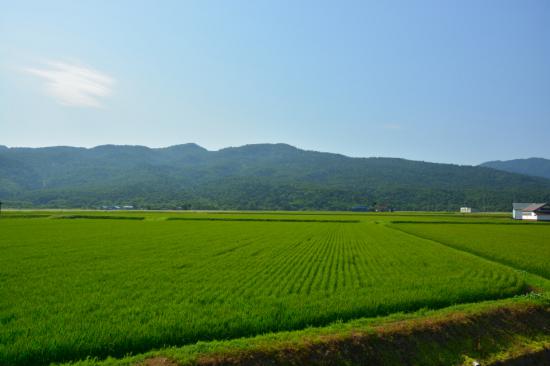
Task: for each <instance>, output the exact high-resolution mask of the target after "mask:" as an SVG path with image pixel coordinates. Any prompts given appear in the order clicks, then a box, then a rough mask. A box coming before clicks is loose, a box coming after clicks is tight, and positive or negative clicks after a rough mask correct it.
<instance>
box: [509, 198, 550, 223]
mask: <svg viewBox="0 0 550 366" xmlns="http://www.w3.org/2000/svg"><path fill="white" fill-rule="evenodd" d="M512 217H513V218H514V219H515V220H532V221H550V203H547V202H546V203H514V204H513V209H512Z"/></svg>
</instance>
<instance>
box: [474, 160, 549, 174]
mask: <svg viewBox="0 0 550 366" xmlns="http://www.w3.org/2000/svg"><path fill="white" fill-rule="evenodd" d="M480 166H484V167H488V168H493V169H498V170H502V171H505V172H510V173H518V174H526V175H532V176H534V177H543V178H547V179H550V160H549V159H543V158H529V159H514V160H505V161H501V160H497V161H488V162H486V163H483V164H481V165H480Z"/></svg>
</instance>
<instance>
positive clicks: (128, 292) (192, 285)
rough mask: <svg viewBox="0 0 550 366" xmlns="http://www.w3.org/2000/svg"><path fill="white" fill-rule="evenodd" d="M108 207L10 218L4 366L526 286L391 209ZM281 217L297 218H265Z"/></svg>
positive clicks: (320, 321) (3, 299) (0, 267)
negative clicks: (394, 221) (297, 211)
mask: <svg viewBox="0 0 550 366" xmlns="http://www.w3.org/2000/svg"><path fill="white" fill-rule="evenodd" d="M61 214H63V213H61ZM137 214H138V213H136V214H135V215H137ZM73 215H80V214H79V213H73ZM98 215H99V216H98V217H97V218H98V219H93V218H92V217H94V214H93V213H86V214H82V216H89V218H82V219H78V220H55V219H51V218H21V219H10V220H0V232H1V233H2V235H0V253H2V255H1V256H0V284H1V286H0V322H1V324H2V326H1V327H0V364H3V365H4V364H5V365H27V364H33V365H38V364H46V363H48V362H51V361H64V360H65V361H66V360H77V359H81V358H85V357H86V356H92V357H100V358H103V357H106V356H109V355H110V356H122V355H124V354H126V353H128V352H133V353H138V352H143V351H148V350H151V349H153V348H159V347H162V346H167V345H184V344H190V343H194V342H196V341H199V340H202V341H206V340H212V339H232V338H236V337H243V336H251V335H257V334H262V333H265V332H272V331H281V330H292V329H303V328H306V327H308V326H320V325H326V324H329V323H331V322H334V321H337V320H349V319H355V318H358V317H365V316H379V315H385V314H391V313H395V312H403V311H414V310H418V309H421V308H441V307H444V306H448V305H452V304H456V303H461V302H475V301H480V300H484V299H495V298H502V297H507V296H512V295H515V294H518V293H522V292H523V291H524V290H525V283H524V281H523V276H522V275H521V274H519V273H518V272H517V271H515V270H513V269H510V268H507V267H505V266H502V265H499V264H495V263H491V262H489V261H486V260H483V259H480V258H477V257H475V256H473V255H471V254H468V253H463V252H460V251H457V250H454V249H451V248H447V247H445V246H441V245H439V244H437V243H434V242H432V241H429V240H424V239H420V238H416V237H414V236H411V235H409V234H406V233H402V232H400V231H396V230H392V229H390V228H387V227H386V226H385V225H382V224H376V223H375V222H373V219H372V217H374V218H376V220H378V219H379V218H380V219H383V218H384V217H387V219H391V216H383V215H380V216H369V215H364V216H361V215H357V216H354V217H361V218H362V221H363V222H361V223H335V222H261V221H203V220H198V221H187V220H159V218H164V217H165V216H175V217H181V216H180V215H177V214H165V213H157V214H153V213H147V214H143V213H140V216H144V217H146V218H145V220H105V219H101V216H106V215H107V216H108V214H105V213H100V214H98ZM128 216H132V215H131V214H128ZM184 216H187V215H184ZM189 216H190V217H220V215H216V214H198V213H197V214H191V215H189ZM226 216H227V215H226ZM293 216H296V215H288V217H293ZM349 216H350V215H333V216H330V215H328V216H327V215H326V214H325V215H319V217H315V215H310V216H308V217H311V218H312V219H315V218H319V219H328V220H339V219H344V220H345V219H346V218H348V217H349ZM235 217H237V218H238V217H250V216H248V215H247V214H242V213H236V214H235ZM252 217H256V218H262V217H263V216H262V215H259V214H255V215H252ZM274 217H275V218H276V217H279V218H281V219H284V218H286V217H287V216H285V215H276V214H265V218H274Z"/></svg>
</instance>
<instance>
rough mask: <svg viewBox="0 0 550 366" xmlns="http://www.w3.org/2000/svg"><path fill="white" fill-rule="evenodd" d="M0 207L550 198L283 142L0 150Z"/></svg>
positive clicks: (503, 184)
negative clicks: (0, 204)
mask: <svg viewBox="0 0 550 366" xmlns="http://www.w3.org/2000/svg"><path fill="white" fill-rule="evenodd" d="M0 200H2V201H4V202H5V203H6V206H12V207H29V206H34V207H82V208H85V207H90V208H93V207H99V206H102V205H114V204H130V205H134V206H136V207H140V208H186V209H246V210H253V209H262V210H279V209H280V210H304V209H318V210H348V209H350V208H351V207H352V206H355V205H369V206H372V205H374V204H378V205H387V206H391V207H394V208H396V209H400V210H453V211H456V210H457V209H458V207H460V206H461V205H468V206H472V207H475V208H479V209H486V210H509V209H510V206H511V202H512V201H513V200H516V201H522V202H528V201H536V202H544V201H550V180H548V179H543V178H536V177H528V176H524V175H519V174H513V173H508V172H502V171H498V170H495V169H490V168H487V167H475V166H459V165H452V164H436V163H427V162H420V161H410V160H405V159H396V158H350V157H347V156H343V155H338V154H330V153H322V152H316V151H304V150H300V149H297V148H295V147H292V146H290V145H286V144H257V145H245V146H241V147H230V148H226V149H221V150H219V151H208V150H206V149H204V148H202V147H200V146H198V145H196V144H185V145H176V146H171V147H167V148H155V149H152V148H148V147H144V146H117V145H104V146H97V147H94V148H91V149H86V148H77V147H66V146H59V147H47V148H6V147H2V146H0Z"/></svg>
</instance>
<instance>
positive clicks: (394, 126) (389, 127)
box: [383, 123, 401, 130]
mask: <svg viewBox="0 0 550 366" xmlns="http://www.w3.org/2000/svg"><path fill="white" fill-rule="evenodd" d="M383 127H384V128H385V129H387V130H400V129H401V125H399V124H397V123H386V124H385V125H384V126H383Z"/></svg>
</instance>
